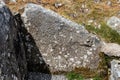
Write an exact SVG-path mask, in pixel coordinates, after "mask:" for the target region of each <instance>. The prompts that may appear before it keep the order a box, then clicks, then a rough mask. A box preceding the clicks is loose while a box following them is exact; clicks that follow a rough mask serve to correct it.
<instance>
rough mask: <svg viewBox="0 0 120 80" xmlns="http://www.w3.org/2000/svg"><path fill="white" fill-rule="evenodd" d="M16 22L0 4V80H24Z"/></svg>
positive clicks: (24, 70)
mask: <svg viewBox="0 0 120 80" xmlns="http://www.w3.org/2000/svg"><path fill="white" fill-rule="evenodd" d="M17 26H18V25H17V22H16V24H15V19H14V17H13V15H12V14H11V12H10V10H9V9H8V8H7V7H6V6H5V5H4V4H3V3H2V2H1V3H0V80H24V77H25V75H26V73H27V64H26V58H25V50H24V48H23V47H24V46H23V42H22V40H21V39H20V36H19V35H18V30H17Z"/></svg>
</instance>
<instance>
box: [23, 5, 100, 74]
mask: <svg viewBox="0 0 120 80" xmlns="http://www.w3.org/2000/svg"><path fill="white" fill-rule="evenodd" d="M22 17H23V20H24V23H25V26H26V28H27V30H28V32H29V33H31V35H32V36H33V38H34V39H35V42H36V44H37V47H38V48H39V50H40V52H41V54H42V56H43V59H44V60H45V62H46V63H47V64H48V65H49V66H50V70H51V72H58V71H71V70H74V68H76V67H77V68H79V67H88V68H91V69H95V68H97V66H98V64H99V60H100V59H99V47H100V41H99V39H98V38H97V37H96V36H95V35H92V34H90V33H88V31H87V30H86V29H85V28H84V26H81V25H78V24H76V23H74V22H72V21H70V20H67V19H65V18H63V17H61V16H60V15H58V14H56V13H55V12H53V11H50V10H47V9H45V8H43V7H42V6H39V5H35V4H28V5H26V7H25V11H24V13H23V14H22Z"/></svg>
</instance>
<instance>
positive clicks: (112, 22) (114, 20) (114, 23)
mask: <svg viewBox="0 0 120 80" xmlns="http://www.w3.org/2000/svg"><path fill="white" fill-rule="evenodd" d="M107 25H108V26H109V27H111V28H112V29H114V30H116V31H117V32H118V33H119V34H120V19H119V18H118V17H116V16H112V17H110V19H108V21H107Z"/></svg>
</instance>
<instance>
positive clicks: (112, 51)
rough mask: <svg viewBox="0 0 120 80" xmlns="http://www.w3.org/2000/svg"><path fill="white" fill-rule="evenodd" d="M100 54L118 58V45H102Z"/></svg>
mask: <svg viewBox="0 0 120 80" xmlns="http://www.w3.org/2000/svg"><path fill="white" fill-rule="evenodd" d="M101 52H104V54H106V55H108V56H117V57H120V45H118V44H116V43H104V44H103V45H102V48H101Z"/></svg>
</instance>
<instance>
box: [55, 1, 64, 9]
mask: <svg viewBox="0 0 120 80" xmlns="http://www.w3.org/2000/svg"><path fill="white" fill-rule="evenodd" d="M54 6H55V8H60V7H62V6H63V4H62V3H57V2H56V3H55V4H54Z"/></svg>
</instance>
